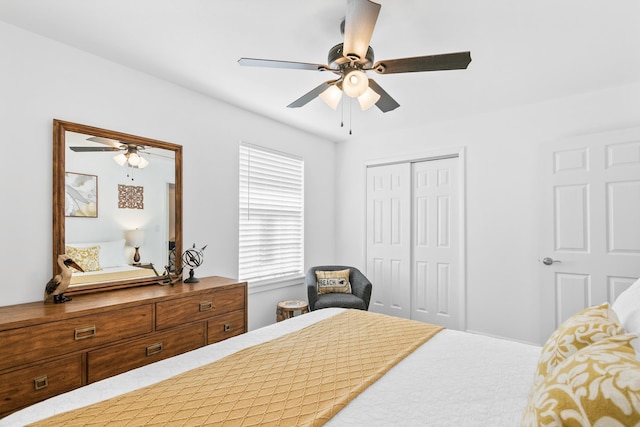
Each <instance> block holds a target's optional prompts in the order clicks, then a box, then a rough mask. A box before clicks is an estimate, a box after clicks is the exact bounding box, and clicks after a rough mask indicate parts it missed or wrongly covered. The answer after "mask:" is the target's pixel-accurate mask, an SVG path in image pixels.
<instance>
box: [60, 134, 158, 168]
mask: <svg viewBox="0 0 640 427" xmlns="http://www.w3.org/2000/svg"><path fill="white" fill-rule="evenodd" d="M87 141H92V142H98V143H100V144H105V145H106V146H105V147H99V146H95V147H89V146H80V147H69V148H70V149H71V151H75V152H104V151H120V152H121V153H120V154H117V155H116V156H115V157H114V158H113V160H114V161H115V162H116V163H118V164H119V165H120V166H125V165H127V166H131V167H134V168H138V169H142V168H146V167H147V166H149V161H148V160H147V159H145V158H144V157H143V156H141V154H150V153H148V152H145V151H144V150H145V148H146V147H145V146H143V145H139V144H133V143H129V142H124V141H116V140H115V139H109V138H103V137H101V136H92V137H89V138H87Z"/></svg>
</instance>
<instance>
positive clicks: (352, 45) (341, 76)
mask: <svg viewBox="0 0 640 427" xmlns="http://www.w3.org/2000/svg"><path fill="white" fill-rule="evenodd" d="M380 7H381V6H380V4H378V3H374V2H372V1H370V0H347V13H346V16H345V20H344V21H343V23H342V25H341V30H342V33H343V35H344V42H343V43H340V44H337V45H335V46H334V47H332V48H331V50H329V55H328V63H329V65H323V64H311V63H306V62H292V61H278V60H271V59H255V58H240V60H239V61H238V63H239V64H240V65H243V66H252V67H271V68H288V69H297V70H312V71H331V72H333V73H335V74H336V75H337V76H338V78H337V79H335V80H328V81H326V82H324V83H321V84H320V85H319V86H317V87H316V88H314V89H312V90H311V91H309V92H307V93H306V94H304V95H303V96H301V97H300V98H298V99H297V100H295V101H293V102H292V103H291V104H289V105H287V107H289V108H298V107H302V106H303V105H306V104H307V103H308V102H310V101H311V100H313V99H314V98H316V97H317V96H319V97H320V98H321V99H322V100H323V101H324V102H326V103H327V104H328V105H329V106H330V107H331V108H333V109H334V110H335V109H336V107H337V106H338V104H339V103H340V100H341V98H342V93H343V92H344V93H345V94H346V95H347V96H349V97H351V98H357V99H358V102H359V103H360V107H361V108H362V109H363V110H366V109H368V108H370V107H371V106H373V105H375V106H376V107H378V108H379V109H380V110H381V111H382V112H383V113H386V112H388V111H392V110H395V109H396V108H398V107H399V106H400V104H398V103H397V102H396V100H395V99H393V98H392V97H391V96H390V95H389V94H388V93H387V92H385V90H384V89H382V87H380V85H379V84H378V83H376V81H375V80H373V79H370V78H368V77H367V75H366V72H367V71H375V72H376V73H378V74H397V73H412V72H418V71H439V70H462V69H466V68H467V66H468V65H469V63H470V62H471V53H470V52H456V53H446V54H441V55H428V56H416V57H412V58H401V59H388V60H383V61H378V62H376V63H374V62H373V61H374V57H373V49H372V48H371V46H369V42H370V41H371V36H372V34H373V29H374V27H375V25H376V21H377V19H378V14H379V13H380Z"/></svg>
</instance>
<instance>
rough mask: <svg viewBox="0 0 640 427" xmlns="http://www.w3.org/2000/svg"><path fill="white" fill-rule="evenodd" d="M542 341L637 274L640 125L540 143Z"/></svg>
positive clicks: (639, 256)
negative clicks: (576, 314) (549, 142)
mask: <svg viewBox="0 0 640 427" xmlns="http://www.w3.org/2000/svg"><path fill="white" fill-rule="evenodd" d="M542 156H543V157H542V166H543V168H542V173H541V186H540V190H541V201H542V203H541V204H540V207H539V209H540V216H541V234H540V239H541V244H540V248H541V253H540V261H541V262H540V272H541V287H542V307H543V315H542V322H543V327H542V339H543V340H545V339H546V338H547V337H548V336H549V335H550V334H551V333H552V332H553V331H554V330H555V329H556V328H557V327H558V325H559V324H560V323H562V322H563V321H564V320H565V319H566V318H567V317H569V316H571V315H572V314H573V313H575V312H577V311H579V310H581V309H583V308H585V307H588V306H590V305H595V304H600V303H603V302H605V301H607V300H608V301H613V300H614V299H615V298H616V297H617V296H618V295H619V294H620V293H621V292H622V291H623V290H625V289H626V288H627V287H628V286H629V285H630V284H631V283H633V282H634V281H635V280H636V278H637V277H638V276H639V275H640V128H636V129H627V130H622V131H616V132H609V133H603V134H593V135H585V136H580V137H576V138H572V139H567V140H564V141H555V142H553V143H552V144H546V145H544V146H543V147H542Z"/></svg>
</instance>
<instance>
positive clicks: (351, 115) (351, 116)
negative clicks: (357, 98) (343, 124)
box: [349, 98, 353, 135]
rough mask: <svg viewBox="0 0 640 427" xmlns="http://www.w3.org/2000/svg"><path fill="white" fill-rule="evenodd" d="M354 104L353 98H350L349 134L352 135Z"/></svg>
mask: <svg viewBox="0 0 640 427" xmlns="http://www.w3.org/2000/svg"><path fill="white" fill-rule="evenodd" d="M352 104H353V98H349V135H351V122H352V120H353V119H352V118H353V113H352V110H353V109H352V108H351V106H352Z"/></svg>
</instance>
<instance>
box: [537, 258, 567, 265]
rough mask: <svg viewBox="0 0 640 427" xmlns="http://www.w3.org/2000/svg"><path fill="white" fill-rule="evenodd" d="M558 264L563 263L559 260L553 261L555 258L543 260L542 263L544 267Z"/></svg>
mask: <svg viewBox="0 0 640 427" xmlns="http://www.w3.org/2000/svg"><path fill="white" fill-rule="evenodd" d="M556 262H557V263H561V262H562V261H559V260H557V259H553V258H549V257H545V258H542V263H543V264H544V265H551V264H553V263H556Z"/></svg>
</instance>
